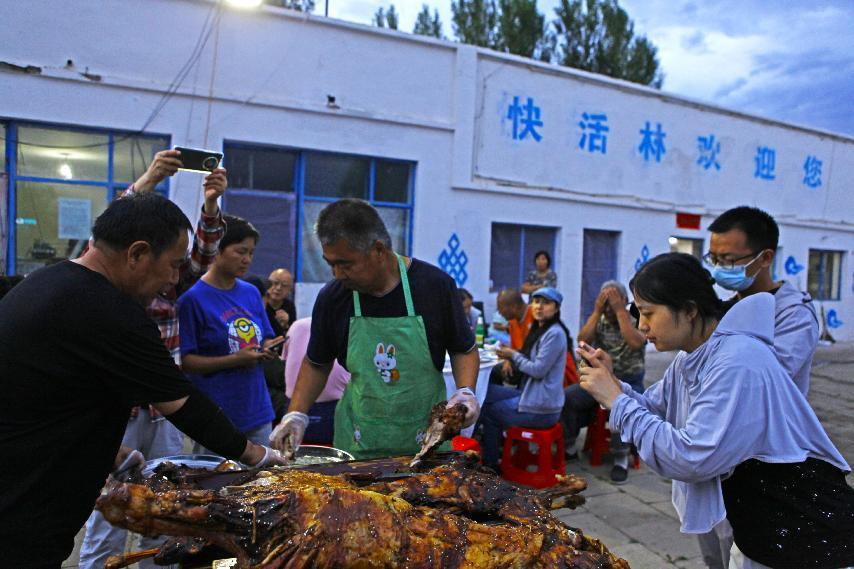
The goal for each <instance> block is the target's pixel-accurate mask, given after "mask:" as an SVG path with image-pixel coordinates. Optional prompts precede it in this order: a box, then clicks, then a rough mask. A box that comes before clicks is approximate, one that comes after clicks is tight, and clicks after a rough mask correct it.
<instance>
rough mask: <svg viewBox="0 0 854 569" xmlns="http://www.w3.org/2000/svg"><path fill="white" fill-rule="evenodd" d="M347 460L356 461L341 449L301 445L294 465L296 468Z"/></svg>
mask: <svg viewBox="0 0 854 569" xmlns="http://www.w3.org/2000/svg"><path fill="white" fill-rule="evenodd" d="M347 460H355V457H354V456H353V455H352V454H350V453H349V452H346V451H343V450H341V449H337V448H332V447H324V446H320V445H300V447H299V448H298V449H297V452H296V453H295V455H294V464H295V465H296V466H303V465H306V464H326V463H329V462H344V461H347Z"/></svg>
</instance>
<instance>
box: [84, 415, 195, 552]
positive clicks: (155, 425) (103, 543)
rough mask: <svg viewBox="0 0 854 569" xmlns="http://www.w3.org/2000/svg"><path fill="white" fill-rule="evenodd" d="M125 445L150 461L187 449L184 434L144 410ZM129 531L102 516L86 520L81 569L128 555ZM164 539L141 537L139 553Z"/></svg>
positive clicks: (129, 430)
mask: <svg viewBox="0 0 854 569" xmlns="http://www.w3.org/2000/svg"><path fill="white" fill-rule="evenodd" d="M122 444H123V445H124V446H126V447H130V448H133V449H136V450H138V451H140V452H141V453H142V454H143V455H145V458H146V460H149V459H152V458H161V457H164V456H170V455H173V454H181V451H182V450H183V448H184V434H183V433H182V432H181V431H179V430H178V429H177V428H176V427H175V426H174V425H172V423H170V422H169V421H166V420H165V419H163V418H162V417H159V418H158V419H157V420H155V422H152V421H151V415H149V413H148V407H141V408H140V410H139V415H137V416H136V417H134V418H133V419H131V420H130V421H128V426H127V429H125V436H124V438H123V439H122ZM126 541H127V530H125V529H123V528H117V527H115V526H113V525H112V524H111V523H110V522H108V521H107V520H105V519H104V516H102V515H101V512H97V511H93V512H92V514H91V515H90V516H89V519H88V520H86V535H85V536H84V538H83V544H82V545H81V546H80V565H79V568H80V569H103V567H104V563H106V561H107V558H108V557H109V556H111V555H121V554H122V553H124V551H125V542H126ZM164 541H165V539H164V538H162V537H159V538H150V537H143V536H140V538H139V546H138V548H139V549H149V548H152V547H158V546H159V545H160V544H162V543H163V542H164ZM139 567H140V569H152V568H161V569H162V566H160V565H155V564H154V562H153V561H151V559H145V560H143V561H140V562H139Z"/></svg>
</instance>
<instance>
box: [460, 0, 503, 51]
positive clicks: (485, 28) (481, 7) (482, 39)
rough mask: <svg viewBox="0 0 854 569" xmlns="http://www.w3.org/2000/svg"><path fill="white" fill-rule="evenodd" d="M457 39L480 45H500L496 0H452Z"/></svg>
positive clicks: (494, 47) (490, 46)
mask: <svg viewBox="0 0 854 569" xmlns="http://www.w3.org/2000/svg"><path fill="white" fill-rule="evenodd" d="M451 12H452V13H453V18H452V19H453V28H454V35H455V36H456V37H457V41H460V42H462V43H467V44H470V45H477V46H480V47H489V48H493V49H496V48H498V47H499V45H498V44H499V37H498V35H499V32H498V9H497V8H496V7H495V0H451Z"/></svg>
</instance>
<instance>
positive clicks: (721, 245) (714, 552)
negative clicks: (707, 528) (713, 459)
mask: <svg viewBox="0 0 854 569" xmlns="http://www.w3.org/2000/svg"><path fill="white" fill-rule="evenodd" d="M709 231H710V232H711V233H712V235H711V239H710V241H709V252H708V253H707V254H706V256H705V257H704V260H705V261H706V262H707V263H708V264H709V265H712V267H713V270H712V276H713V277H714V278H715V282H716V283H717V284H718V285H719V286H721V287H723V288H725V289H727V290H732V291H735V294H734V295H733V296H732V297H731V298H729V299H728V300H726V301H725V302H724V307H725V309H729V308H730V307H732V306H733V305H735V303H736V302H738V301H739V300H742V299H743V298H746V297H748V296H750V295H752V294H756V293H757V292H769V293H771V294H773V295H774V350H775V352H776V353H777V359H778V360H779V362H780V363H781V364H782V366H783V368H784V369H785V370H786V373H787V374H788V375H789V377H790V378H791V379H792V381H794V382H795V385H796V386H797V388H798V389H799V390H800V392H801V393H803V394H804V396H806V395H807V392H808V391H809V382H810V365H811V363H812V358H813V354H814V353H815V348H816V346H817V345H818V334H819V326H818V317H817V316H816V310H815V307H814V306H813V303H812V298H811V297H810V295H809V294H807V293H806V292H802V291H800V290H798V289H797V288H795V287H794V286H793V285H792V284H790V283H788V282H786V281H781V282H777V281H775V280H774V279H773V278H772V276H771V267H772V265H773V263H774V255H775V254H776V252H777V242H778V240H779V237H780V230H779V228H778V227H777V223H776V222H775V221H774V218H773V217H771V216H770V215H769V214H767V213H766V212H764V211H762V210H760V209H757V208H754V207H748V206H741V207H736V208H733V209H730V210H727V211H725V212H724V213H722V214H721V215H719V216H718V217H717V219H715V220H714V221H713V222H712V223H711V225H709ZM698 539H699V542H700V551H701V552H702V554H703V560H704V561H705V563H706V565H707V566H708V567H709V568H710V569H726V567H728V565H729V551H730V547H731V546H732V530H731V529H730V528H729V524H728V523H727V522H726V520H724V521H723V522H722V524H721V526H720V527H716V528H715V529H714V530H713V531H711V532H708V533H706V534H700V535H698Z"/></svg>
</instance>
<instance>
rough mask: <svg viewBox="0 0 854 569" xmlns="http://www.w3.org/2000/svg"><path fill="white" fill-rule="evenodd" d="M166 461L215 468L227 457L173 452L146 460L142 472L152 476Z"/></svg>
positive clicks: (195, 466)
mask: <svg viewBox="0 0 854 569" xmlns="http://www.w3.org/2000/svg"><path fill="white" fill-rule="evenodd" d="M164 462H171V463H173V464H183V465H184V466H189V467H190V468H207V469H209V470H213V469H215V468H216V467H217V466H219V465H220V464H222V463H223V462H225V459H224V458H223V457H221V456H217V455H215V454H173V455H171V456H164V457H161V458H154V459H151V460H147V461H145V468H143V469H142V474H143V475H144V476H151V473H152V472H154V469H155V468H157V466H158V465H160V464H162V463H164Z"/></svg>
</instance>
